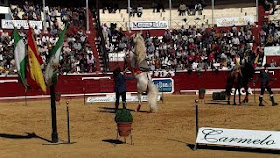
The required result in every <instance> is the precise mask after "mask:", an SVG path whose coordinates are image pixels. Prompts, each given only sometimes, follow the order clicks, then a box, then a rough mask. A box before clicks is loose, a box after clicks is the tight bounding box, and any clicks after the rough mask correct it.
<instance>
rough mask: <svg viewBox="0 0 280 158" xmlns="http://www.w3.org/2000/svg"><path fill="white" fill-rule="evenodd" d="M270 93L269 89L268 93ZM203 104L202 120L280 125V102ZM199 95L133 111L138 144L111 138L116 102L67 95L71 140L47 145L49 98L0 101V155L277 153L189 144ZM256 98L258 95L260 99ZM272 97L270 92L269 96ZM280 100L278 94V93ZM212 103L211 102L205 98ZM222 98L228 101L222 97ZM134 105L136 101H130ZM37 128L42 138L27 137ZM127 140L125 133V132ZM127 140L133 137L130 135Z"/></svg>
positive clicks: (88, 157)
mask: <svg viewBox="0 0 280 158" xmlns="http://www.w3.org/2000/svg"><path fill="white" fill-rule="evenodd" d="M266 97H267V95H266ZM210 98H211V97H210V96H208V97H207V99H206V104H199V108H200V109H199V116H200V118H199V119H200V120H199V124H200V126H210V127H221V128H237V129H262V130H280V123H279V120H280V115H279V110H280V106H277V107H272V106H271V105H270V104H269V105H267V106H265V107H258V106H257V103H255V104H254V100H253V97H251V98H250V99H251V103H250V104H249V105H246V106H233V105H231V106H227V105H216V104H209V103H210V101H209V100H210ZM195 99H196V96H184V95H177V96H171V95H166V96H164V103H159V106H160V111H159V112H158V113H153V114H149V113H147V111H148V107H147V106H146V103H144V105H143V106H142V110H143V112H138V113H136V112H133V116H134V124H133V129H134V130H133V140H134V145H130V144H113V143H110V141H111V140H114V139H116V124H115V122H114V114H113V113H112V112H113V109H112V108H113V107H114V104H113V103H103V104H86V105H84V104H83V99H63V100H62V101H61V103H60V104H57V121H58V134H59V138H60V139H61V140H66V139H67V130H66V129H67V127H66V105H65V102H66V101H69V102H70V119H71V125H70V126H71V134H72V135H71V140H72V141H75V142H76V143H75V144H71V145H43V144H46V143H47V141H46V140H44V139H48V140H50V139H51V120H50V119H51V118H50V105H49V101H48V100H42V101H28V105H27V106H25V105H24V102H2V103H0V106H1V110H0V120H1V123H0V157H1V158H10V157H11V158H14V157H16V158H55V157H59V158H72V157H73V158H94V157H106V158H113V157H114V158H115V157H121V158H124V157H128V158H132V157H133V158H134V157H141V158H144V157H161V158H162V157H167V158H176V157H184V158H186V157H203V158H204V157H213V158H228V157H244V158H251V157H253V158H259V157H261V158H264V157H265V158H269V157H280V156H279V154H278V155H277V154H270V153H258V152H245V151H242V152H240V151H239V152H238V151H226V150H209V149H199V150H197V151H193V150H191V148H189V147H188V144H194V143H195V136H196V133H195V103H194V100H195ZM257 100H258V99H257ZM266 100H268V98H266ZM276 100H278V101H279V102H280V96H277V97H276ZM207 103H208V104H207ZM222 104H224V103H222ZM128 108H129V109H133V110H134V109H135V108H136V104H135V103H129V104H128ZM33 132H34V133H36V135H37V136H39V137H40V138H32V137H28V134H27V133H33ZM121 140H123V138H121ZM127 140H128V141H127V142H129V140H130V139H127Z"/></svg>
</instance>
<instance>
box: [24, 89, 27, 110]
mask: <svg viewBox="0 0 280 158" xmlns="http://www.w3.org/2000/svg"><path fill="white" fill-rule="evenodd" d="M24 95H25V97H24V102H25V106H27V97H26V96H27V89H25V93H24Z"/></svg>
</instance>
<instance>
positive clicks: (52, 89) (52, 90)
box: [50, 86, 58, 143]
mask: <svg viewBox="0 0 280 158" xmlns="http://www.w3.org/2000/svg"><path fill="white" fill-rule="evenodd" d="M50 93H51V114H52V143H57V142H58V133H57V125H56V106H55V86H51V87H50Z"/></svg>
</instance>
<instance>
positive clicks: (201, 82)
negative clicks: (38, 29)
mask: <svg viewBox="0 0 280 158" xmlns="http://www.w3.org/2000/svg"><path fill="white" fill-rule="evenodd" d="M228 73H229V71H218V72H215V71H206V72H201V73H197V72H191V73H187V72H177V73H176V75H175V76H173V77H172V78H173V80H174V89H175V91H174V93H176V94H178V93H180V91H182V90H198V89H200V88H206V89H224V88H225V85H226V76H227V74H228ZM256 73H258V70H256ZM270 74H271V77H273V78H276V79H277V80H276V81H275V82H274V83H273V85H272V88H280V82H278V81H279V80H280V69H271V70H270ZM256 76H257V75H255V76H254V78H255V77H256ZM16 80H17V77H16V76H12V77H9V76H8V77H0V98H3V97H17V96H25V90H24V88H23V86H22V85H21V84H20V83H18V82H14V81H16ZM10 81H13V82H10ZM113 86H114V81H113V79H112V74H87V75H64V76H59V81H58V84H57V88H56V91H57V92H59V93H61V94H73V95H75V94H84V93H112V92H113ZM250 86H251V87H253V86H252V83H250ZM256 88H259V82H257V83H256ZM127 91H129V92H135V91H136V81H135V80H130V81H128V82H127ZM26 94H27V96H35V95H44V94H43V92H41V91H39V90H29V91H28V92H27V93H26Z"/></svg>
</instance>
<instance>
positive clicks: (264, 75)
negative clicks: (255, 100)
mask: <svg viewBox="0 0 280 158" xmlns="http://www.w3.org/2000/svg"><path fill="white" fill-rule="evenodd" d="M269 66H270V65H269V64H265V65H264V70H261V72H260V74H259V76H258V78H259V79H260V80H261V94H260V97H259V101H260V103H259V106H264V104H263V94H264V91H265V89H266V90H267V91H268V92H269V94H270V101H271V102H272V106H276V105H278V103H276V102H275V101H274V97H273V92H272V91H271V87H270V86H271V81H274V80H275V79H272V78H270V76H269V74H268V67H269ZM258 78H257V79H258ZM257 79H256V80H257Z"/></svg>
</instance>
